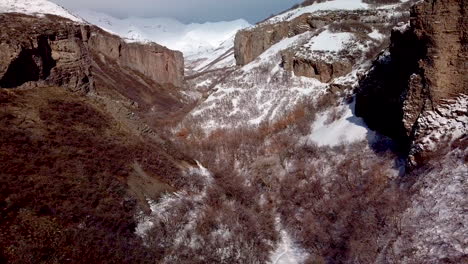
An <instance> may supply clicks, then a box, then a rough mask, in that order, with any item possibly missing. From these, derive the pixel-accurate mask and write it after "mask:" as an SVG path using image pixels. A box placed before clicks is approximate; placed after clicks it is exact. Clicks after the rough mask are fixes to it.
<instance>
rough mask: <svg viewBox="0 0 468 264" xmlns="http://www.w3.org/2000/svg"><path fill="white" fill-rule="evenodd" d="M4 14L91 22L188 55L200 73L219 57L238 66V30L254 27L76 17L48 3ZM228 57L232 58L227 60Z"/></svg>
mask: <svg viewBox="0 0 468 264" xmlns="http://www.w3.org/2000/svg"><path fill="white" fill-rule="evenodd" d="M0 12H5V13H13V12H17V13H24V14H31V15H43V14H53V15H57V16H62V17H65V18H68V19H71V20H72V21H75V22H80V23H84V22H88V23H91V24H94V25H97V26H99V27H101V28H102V29H104V30H106V31H108V32H110V33H112V34H116V35H118V36H120V37H122V38H124V39H125V40H126V41H127V42H142V43H145V42H156V43H158V44H161V45H164V46H166V47H168V48H170V49H173V50H179V51H182V52H183V53H184V57H185V58H186V60H187V62H186V66H187V67H188V68H189V69H194V70H195V71H199V70H202V69H204V68H205V67H206V66H207V65H208V64H210V63H212V62H213V61H215V60H216V59H218V58H219V57H221V56H223V55H224V57H223V58H222V62H219V61H217V62H218V63H217V67H228V66H233V65H235V60H234V57H233V56H232V55H233V54H232V52H231V53H229V50H230V49H231V48H232V46H233V44H234V36H235V34H236V32H237V31H238V30H241V29H243V28H246V27H249V26H251V25H250V24H249V23H248V22H247V21H245V20H243V19H238V20H234V21H221V22H206V23H203V24H198V23H192V24H183V23H181V22H179V21H177V20H175V19H172V18H138V17H129V18H124V19H119V18H115V17H112V16H110V15H107V14H104V13H99V12H95V11H91V10H74V11H73V13H72V12H70V11H68V10H66V9H65V8H63V7H61V6H59V5H57V4H54V3H53V2H50V1H47V0H2V1H0ZM226 54H228V55H229V56H226Z"/></svg>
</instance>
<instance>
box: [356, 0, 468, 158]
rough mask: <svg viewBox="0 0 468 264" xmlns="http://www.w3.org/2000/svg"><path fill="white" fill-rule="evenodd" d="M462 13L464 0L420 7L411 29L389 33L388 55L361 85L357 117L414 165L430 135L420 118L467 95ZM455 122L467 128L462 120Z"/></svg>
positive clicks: (414, 11)
mask: <svg viewBox="0 0 468 264" xmlns="http://www.w3.org/2000/svg"><path fill="white" fill-rule="evenodd" d="M466 13H467V5H466V3H465V1H463V0H448V1H443V2H442V1H436V0H427V1H422V2H419V3H418V4H416V5H415V6H413V7H412V9H411V22H410V25H408V26H402V27H400V28H397V29H395V30H394V31H393V32H392V38H391V42H392V43H391V47H390V54H387V55H384V56H382V57H381V58H380V59H379V60H377V61H376V62H375V64H374V67H373V69H372V70H371V71H370V72H369V74H368V75H367V76H366V77H365V78H364V79H363V80H362V81H361V83H360V90H359V92H358V96H357V103H356V113H357V115H359V116H362V117H364V118H365V119H366V122H367V123H368V124H369V126H370V127H371V128H373V129H376V130H379V131H380V132H382V133H384V134H387V135H389V136H392V137H395V138H398V139H399V140H401V141H403V142H404V144H405V145H407V147H408V148H410V154H411V158H414V159H413V160H412V161H413V162H415V163H417V161H416V160H415V159H418V157H422V156H423V152H424V150H425V148H426V147H425V146H423V145H421V144H419V142H422V141H424V139H423V138H422V135H426V136H427V135H430V134H431V132H430V131H428V130H431V126H427V125H426V124H424V120H426V119H425V118H424V117H425V116H428V115H431V112H437V109H438V108H440V106H441V105H447V104H450V102H455V101H456V100H455V99H457V98H458V99H459V98H461V97H463V94H464V95H466V94H468V77H467V76H468V72H467V66H468V65H467V58H468V52H467V51H468V46H467V36H468V35H467V34H468V32H467V25H468V18H467V16H466ZM458 99H457V100H458ZM454 100H455V101H454ZM444 107H445V108H447V106H444ZM459 115H461V116H463V115H466V111H465V112H464V113H463V111H462V112H460V113H459ZM459 122H461V123H462V124H461V125H462V126H464V127H466V121H465V120H464V119H460V121H459ZM436 141H437V139H436Z"/></svg>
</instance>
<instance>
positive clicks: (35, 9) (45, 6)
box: [0, 0, 83, 23]
mask: <svg viewBox="0 0 468 264" xmlns="http://www.w3.org/2000/svg"><path fill="white" fill-rule="evenodd" d="M0 13H23V14H28V15H44V14H51V15H56V16H61V17H65V18H68V19H70V20H72V21H75V22H80V23H81V22H83V20H82V19H81V18H79V17H77V16H75V15H73V14H71V13H70V12H69V11H68V10H66V9H65V8H63V7H61V6H59V5H57V4H54V3H52V2H50V1H47V0H1V1H0Z"/></svg>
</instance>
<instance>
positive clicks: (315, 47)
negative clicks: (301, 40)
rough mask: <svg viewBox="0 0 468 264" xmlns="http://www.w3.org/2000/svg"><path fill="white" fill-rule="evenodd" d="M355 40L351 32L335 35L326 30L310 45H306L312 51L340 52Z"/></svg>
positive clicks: (312, 40)
mask: <svg viewBox="0 0 468 264" xmlns="http://www.w3.org/2000/svg"><path fill="white" fill-rule="evenodd" d="M353 39H354V34H353V33H349V32H338V33H333V32H330V31H329V30H325V31H324V32H322V33H320V34H319V35H318V36H316V37H314V38H312V39H311V40H310V42H309V43H307V44H306V45H304V46H305V47H306V48H308V49H309V50H310V51H335V52H338V51H340V50H342V49H344V48H345V44H346V43H348V42H350V41H352V40H353Z"/></svg>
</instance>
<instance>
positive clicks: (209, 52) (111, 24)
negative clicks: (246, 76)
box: [76, 10, 250, 61]
mask: <svg viewBox="0 0 468 264" xmlns="http://www.w3.org/2000/svg"><path fill="white" fill-rule="evenodd" d="M76 13H77V14H79V15H80V16H81V17H82V18H84V19H85V20H86V21H88V22H90V23H92V24H95V25H97V26H99V27H101V28H103V29H104V30H107V31H109V32H111V33H114V34H117V35H119V36H121V37H123V38H125V39H127V40H128V41H136V42H146V41H152V42H156V43H158V44H161V45H164V46H167V47H168V48H170V49H174V50H180V51H182V52H183V53H184V56H185V57H186V58H187V59H189V60H190V61H196V60H202V59H207V58H208V59H210V58H211V60H214V59H215V58H217V57H218V55H219V56H220V55H222V54H223V53H225V52H226V51H227V50H228V49H229V48H231V47H232V43H233V38H234V35H235V34H236V32H237V31H238V30H240V29H242V28H245V27H248V26H250V24H249V23H248V22H247V21H245V20H243V19H238V20H234V21H222V22H213V23H211V22H206V23H203V24H197V23H192V24H183V23H181V22H179V21H177V20H175V19H172V18H137V17H129V18H124V19H119V18H115V17H112V16H109V15H107V14H103V13H98V12H94V11H89V10H77V11H76ZM232 59H234V57H232Z"/></svg>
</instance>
